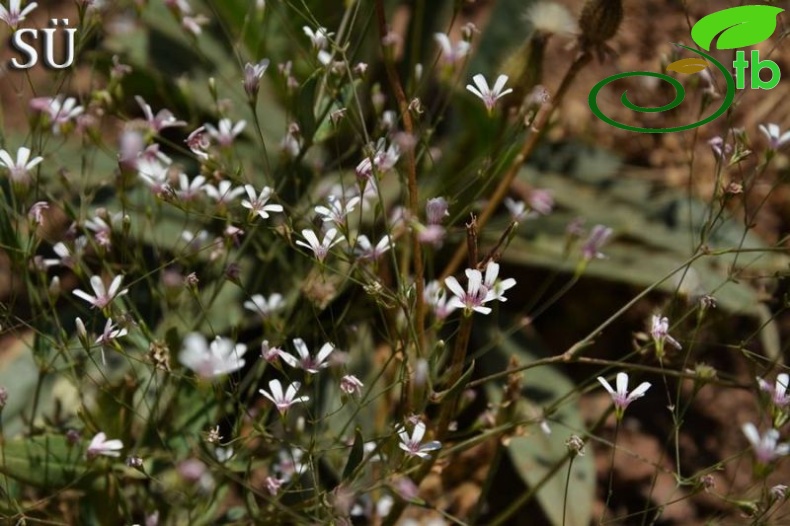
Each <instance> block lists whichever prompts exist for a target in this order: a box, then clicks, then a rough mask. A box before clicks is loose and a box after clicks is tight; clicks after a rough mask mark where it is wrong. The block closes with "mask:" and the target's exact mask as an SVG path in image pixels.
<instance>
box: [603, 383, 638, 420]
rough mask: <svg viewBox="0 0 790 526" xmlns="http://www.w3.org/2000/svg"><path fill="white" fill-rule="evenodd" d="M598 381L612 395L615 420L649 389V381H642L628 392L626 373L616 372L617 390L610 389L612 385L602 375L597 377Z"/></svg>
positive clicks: (620, 417) (621, 416) (619, 418)
mask: <svg viewBox="0 0 790 526" xmlns="http://www.w3.org/2000/svg"><path fill="white" fill-rule="evenodd" d="M598 381H599V382H601V385H603V386H604V388H605V389H606V390H607V391H609V394H610V395H612V401H613V402H614V411H615V415H616V416H617V420H622V418H623V413H624V412H625V409H626V408H627V407H628V405H629V404H630V403H631V402H633V401H634V400H636V399H638V398H642V397H643V396H645V393H646V392H647V390H648V389H650V383H649V382H642V383H641V384H639V387H637V388H636V389H634V390H633V391H631V392H630V393H629V392H628V374H627V373H617V391H615V390H614V389H612V386H611V385H610V384H609V382H607V381H606V379H605V378H603V377H602V376H599V377H598Z"/></svg>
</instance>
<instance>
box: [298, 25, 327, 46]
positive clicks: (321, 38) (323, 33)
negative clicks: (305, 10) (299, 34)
mask: <svg viewBox="0 0 790 526" xmlns="http://www.w3.org/2000/svg"><path fill="white" fill-rule="evenodd" d="M302 31H304V34H305V35H307V38H309V39H310V42H312V43H313V48H315V49H324V48H326V44H327V42H329V39H330V38H331V37H332V35H334V33H329V32H328V31H327V29H326V28H325V27H319V28H318V29H316V30H315V31H313V30H312V29H311V28H310V27H309V26H304V27H302Z"/></svg>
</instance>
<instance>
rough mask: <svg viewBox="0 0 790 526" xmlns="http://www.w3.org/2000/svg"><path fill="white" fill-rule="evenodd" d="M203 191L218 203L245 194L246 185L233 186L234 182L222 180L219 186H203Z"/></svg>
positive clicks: (226, 201)
mask: <svg viewBox="0 0 790 526" xmlns="http://www.w3.org/2000/svg"><path fill="white" fill-rule="evenodd" d="M203 191H204V192H206V195H207V196H209V197H210V198H211V199H213V200H214V201H216V202H217V203H228V202H230V201H232V200H234V199H236V198H237V197H239V196H240V195H241V194H243V193H244V187H242V186H237V187H236V188H233V183H231V182H230V181H220V182H219V184H218V185H217V186H214V185H213V184H207V185H206V186H204V187H203Z"/></svg>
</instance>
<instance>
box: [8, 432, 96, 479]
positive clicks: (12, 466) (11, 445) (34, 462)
mask: <svg viewBox="0 0 790 526" xmlns="http://www.w3.org/2000/svg"><path fill="white" fill-rule="evenodd" d="M80 453H81V452H80V451H79V450H78V448H75V447H74V446H71V445H69V444H68V442H67V441H66V437H65V436H64V435H44V436H37V437H31V438H20V439H17V440H11V441H9V442H6V443H5V445H4V446H3V447H2V450H1V451H0V473H3V474H4V475H6V476H8V477H10V478H11V479H14V480H15V481H17V482H21V483H23V484H29V485H32V486H36V487H38V488H43V489H51V488H61V487H64V486H67V485H69V484H72V483H74V482H75V480H77V479H78V478H79V477H80V476H81V475H82V474H83V473H84V471H85V466H84V464H83V460H82V455H81V454H80ZM3 483H4V480H3V478H2V477H0V485H2V484H3ZM0 487H1V486H0ZM3 489H5V490H7V489H8V488H3Z"/></svg>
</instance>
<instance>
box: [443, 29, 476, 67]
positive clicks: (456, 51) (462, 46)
mask: <svg viewBox="0 0 790 526" xmlns="http://www.w3.org/2000/svg"><path fill="white" fill-rule="evenodd" d="M433 39H434V40H435V41H436V43H437V44H439V49H440V50H441V59H442V61H443V62H444V63H445V64H447V65H450V66H452V65H454V64H456V63H457V62H460V61H461V60H462V59H463V58H464V57H465V56H466V55H468V54H469V50H470V49H471V47H472V46H471V45H470V44H469V42H467V41H466V40H459V41H458V42H456V44H455V46H453V44H452V42H450V37H448V36H447V35H446V34H444V33H434V35H433Z"/></svg>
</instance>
